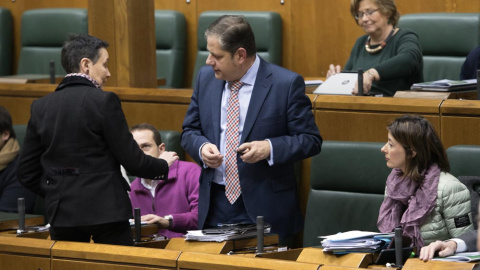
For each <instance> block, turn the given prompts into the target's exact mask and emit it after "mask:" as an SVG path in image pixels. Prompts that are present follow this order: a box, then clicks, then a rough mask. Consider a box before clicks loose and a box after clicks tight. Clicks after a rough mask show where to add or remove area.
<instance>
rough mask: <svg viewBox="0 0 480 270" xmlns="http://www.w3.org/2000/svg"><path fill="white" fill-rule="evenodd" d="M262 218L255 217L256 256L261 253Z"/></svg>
mask: <svg viewBox="0 0 480 270" xmlns="http://www.w3.org/2000/svg"><path fill="white" fill-rule="evenodd" d="M263 232H264V228H263V216H257V254H262V253H263Z"/></svg>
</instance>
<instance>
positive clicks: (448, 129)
mask: <svg viewBox="0 0 480 270" xmlns="http://www.w3.org/2000/svg"><path fill="white" fill-rule="evenodd" d="M441 134H442V135H441V137H442V138H441V139H442V141H443V144H444V146H445V148H448V147H450V146H452V145H457V144H473V145H480V136H479V134H480V118H478V117H461V116H442V131H441Z"/></svg>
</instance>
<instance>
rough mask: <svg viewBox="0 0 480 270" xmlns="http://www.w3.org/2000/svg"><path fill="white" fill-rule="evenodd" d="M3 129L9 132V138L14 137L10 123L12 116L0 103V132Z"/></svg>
mask: <svg viewBox="0 0 480 270" xmlns="http://www.w3.org/2000/svg"><path fill="white" fill-rule="evenodd" d="M5 131H8V132H9V133H10V138H16V136H15V130H14V129H13V124H12V116H11V115H10V113H9V112H8V110H7V109H5V107H3V106H2V105H0V133H3V132H5Z"/></svg>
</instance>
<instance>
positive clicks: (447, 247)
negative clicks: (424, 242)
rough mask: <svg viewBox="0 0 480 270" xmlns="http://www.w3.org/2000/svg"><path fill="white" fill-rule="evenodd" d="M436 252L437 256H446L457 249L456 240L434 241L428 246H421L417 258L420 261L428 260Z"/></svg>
mask: <svg viewBox="0 0 480 270" xmlns="http://www.w3.org/2000/svg"><path fill="white" fill-rule="evenodd" d="M437 251H439V252H438V256H440V257H446V256H450V255H453V254H454V253H455V251H457V242H455V241H435V242H433V243H431V244H430V245H428V246H425V247H422V249H421V250H420V256H419V259H420V260H422V261H428V260H431V259H433V257H434V256H435V252H437Z"/></svg>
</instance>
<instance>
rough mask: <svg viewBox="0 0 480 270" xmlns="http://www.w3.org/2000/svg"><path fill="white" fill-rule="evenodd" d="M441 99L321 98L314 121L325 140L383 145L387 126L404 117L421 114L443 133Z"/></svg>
mask: <svg viewBox="0 0 480 270" xmlns="http://www.w3.org/2000/svg"><path fill="white" fill-rule="evenodd" d="M441 102H442V100H429V99H406V98H405V99H404V98H375V97H352V96H319V97H318V98H317V99H316V100H315V103H314V107H315V122H316V124H317V126H318V128H319V129H320V134H321V135H322V137H323V139H324V140H340V141H366V142H383V141H385V140H386V137H387V131H386V126H387V124H388V123H389V122H390V121H391V120H393V119H394V118H395V117H398V116H400V115H403V114H420V115H422V116H424V117H425V118H426V119H428V120H429V121H430V122H432V125H433V126H434V128H435V129H436V130H437V131H438V132H440V118H439V116H438V114H439V110H440V109H439V106H440V104H441Z"/></svg>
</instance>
